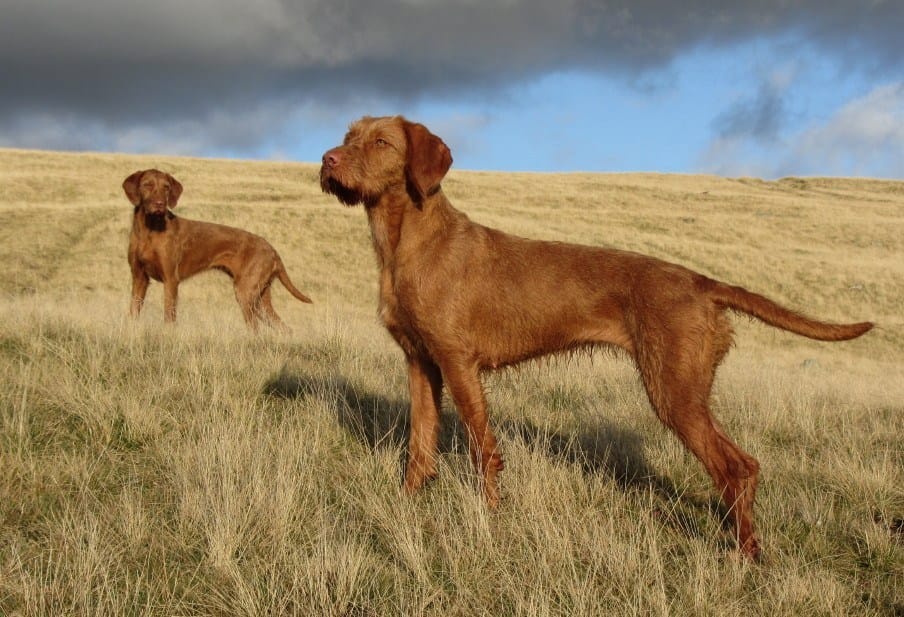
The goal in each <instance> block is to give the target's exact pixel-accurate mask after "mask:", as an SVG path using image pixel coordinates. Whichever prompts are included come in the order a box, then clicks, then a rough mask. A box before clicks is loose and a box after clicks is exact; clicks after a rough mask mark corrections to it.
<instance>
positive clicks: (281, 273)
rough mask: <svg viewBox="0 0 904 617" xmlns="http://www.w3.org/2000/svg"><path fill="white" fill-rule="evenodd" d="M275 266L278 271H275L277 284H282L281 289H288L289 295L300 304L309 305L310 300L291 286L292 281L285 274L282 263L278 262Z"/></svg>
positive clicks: (286, 273) (287, 274)
mask: <svg viewBox="0 0 904 617" xmlns="http://www.w3.org/2000/svg"><path fill="white" fill-rule="evenodd" d="M277 265H278V266H279V269H278V270H277V271H276V276H277V278H279V282H280V283H282V284H283V287H285V288H286V289H288V290H289V293H290V294H292V295H293V296H295V297H296V298H298V299H299V300H301V301H302V302H307V303H308V304H311V299H310V298H309V297H307V296H306V295H304V294H303V293H301V292H300V291H298V288H297V287H295V285H293V284H292V279H290V278H289V273H288V272H286V267H285V266H284V265H283V263H282V261H279V262H278V264H277Z"/></svg>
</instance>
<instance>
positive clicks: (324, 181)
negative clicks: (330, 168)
mask: <svg viewBox="0 0 904 617" xmlns="http://www.w3.org/2000/svg"><path fill="white" fill-rule="evenodd" d="M320 188H321V189H322V190H323V192H324V193H329V194H330V195H335V196H336V197H337V198H338V199H339V201H340V202H342V203H343V204H345V205H346V206H357V205H358V204H361V203H363V202H364V197H363V196H362V195H361V194H360V193H359V192H358V191H355V190H353V189H350V188H348V187H347V186H345V185H344V184H342V183H341V182H340V181H339V180H337V179H336V178H335V177H333V176H330V175H325V174H321V175H320Z"/></svg>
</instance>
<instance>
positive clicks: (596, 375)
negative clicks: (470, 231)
mask: <svg viewBox="0 0 904 617" xmlns="http://www.w3.org/2000/svg"><path fill="white" fill-rule="evenodd" d="M150 166H158V167H161V168H163V169H165V170H167V171H170V172H172V173H173V174H175V175H176V176H177V177H178V178H179V179H180V180H181V181H182V182H183V184H184V185H185V193H184V195H183V199H182V202H181V204H180V206H179V208H178V212H179V213H180V214H181V215H183V216H187V217H189V218H198V219H205V220H215V221H218V222H222V223H226V224H231V225H236V226H240V227H244V228H246V229H249V230H251V231H254V232H256V233H260V234H261V235H264V236H265V237H267V238H268V239H269V240H270V241H271V243H272V244H273V245H274V246H275V247H276V248H277V250H279V251H280V253H281V255H282V256H283V260H284V261H285V263H286V265H287V267H288V269H289V272H290V274H291V275H292V277H293V279H294V280H295V282H296V284H297V286H298V287H299V288H300V289H302V290H303V291H304V292H306V293H308V294H309V295H311V296H312V297H313V298H314V300H315V303H316V304H314V305H313V306H308V305H303V304H301V303H298V302H296V301H295V300H294V299H292V298H291V297H290V296H289V294H288V293H286V292H285V291H284V290H283V291H279V290H278V291H276V293H275V302H276V306H277V310H278V311H279V312H280V313H281V315H282V316H283V318H284V319H285V321H286V322H287V323H288V324H290V325H291V326H292V328H293V334H291V335H290V336H277V335H275V334H265V335H263V336H261V337H257V338H255V337H252V336H251V335H249V334H247V333H246V332H245V329H244V326H243V324H242V322H241V317H240V314H239V310H238V307H237V305H236V304H235V301H234V299H233V296H232V291H231V289H230V286H229V284H228V281H227V280H226V279H225V278H224V277H222V275H218V274H216V273H211V274H208V275H202V276H199V277H198V278H196V279H194V280H192V281H190V282H188V283H185V284H184V285H183V286H182V287H181V288H180V305H179V324H178V325H177V326H176V327H175V328H172V329H164V328H162V327H161V324H162V300H161V296H162V289H161V286H160V285H159V284H154V285H153V286H152V287H151V290H150V292H149V302H148V306H147V307H146V309H145V313H144V314H143V315H142V316H141V319H140V320H139V323H138V324H132V323H129V322H128V321H127V320H126V319H125V318H124V314H125V312H126V307H127V302H128V288H129V274H128V267H127V264H126V260H125V249H126V244H127V235H128V229H129V225H130V217H131V207H130V206H129V204H128V203H127V202H126V200H125V198H124V196H123V195H122V193H121V190H120V188H119V186H120V183H121V181H122V179H123V178H124V177H125V176H126V175H127V174H128V173H130V172H132V171H134V170H135V169H140V168H142V167H150ZM444 188H445V190H446V192H447V194H448V195H449V197H450V198H451V199H452V201H453V203H454V204H456V206H457V207H459V208H460V209H462V210H464V211H466V212H467V213H469V215H471V216H472V218H474V219H475V220H477V221H479V222H482V223H486V224H489V225H492V226H497V227H501V228H503V229H506V230H508V231H511V232H514V233H518V234H521V235H527V236H532V237H538V238H548V239H557V240H567V241H575V242H583V243H590V244H598V245H610V246H616V247H621V248H627V249H631V250H637V251H641V252H644V253H648V254H652V255H656V256H659V257H662V258H665V259H669V260H672V261H677V262H680V263H682V264H685V265H687V266H690V267H692V268H694V269H697V270H699V271H701V272H704V273H706V274H709V275H712V276H715V277H717V278H720V279H723V280H727V281H730V282H734V283H738V284H743V285H745V286H747V287H749V288H751V289H753V290H756V291H760V292H763V293H766V294H767V295H769V296H771V297H773V298H775V299H777V300H779V301H782V302H784V303H787V304H789V305H791V306H794V307H796V308H799V309H802V310H804V311H806V312H809V313H811V314H813V315H815V316H818V317H822V318H825V319H831V320H839V321H843V320H849V321H859V320H862V319H872V320H875V321H877V322H878V323H879V324H880V328H879V329H878V330H877V331H875V332H873V333H870V334H869V335H868V336H866V337H864V338H863V339H861V340H857V341H853V342H849V343H839V344H822V343H815V342H812V341H808V340H805V339H802V338H800V337H796V336H793V335H790V334H786V333H782V332H778V331H776V330H773V329H771V328H768V327H766V326H763V325H760V324H756V323H751V322H748V321H747V320H746V319H743V318H738V319H735V322H736V329H737V331H738V336H737V342H738V344H737V348H736V349H735V350H734V351H733V352H732V353H731V354H730V355H729V358H728V360H727V361H726V363H725V364H724V366H723V368H722V370H721V371H720V374H719V378H718V380H717V383H716V388H715V405H714V406H715V411H716V413H717V415H718V416H719V417H720V419H721V421H722V422H723V424H724V425H725V426H726V427H727V429H728V431H729V433H730V434H732V435H733V436H734V437H735V438H736V439H737V441H738V442H739V443H740V444H741V445H742V446H743V447H745V448H746V449H748V450H749V451H750V452H751V453H752V454H754V455H755V456H756V457H758V458H759V459H760V461H761V463H762V466H763V475H762V484H761V490H760V494H759V501H758V507H757V514H758V517H759V529H760V532H761V535H762V539H763V543H764V547H765V550H766V555H767V561H766V563H765V564H764V565H761V566H750V565H749V564H746V563H741V562H739V561H738V560H737V559H736V558H735V557H734V556H733V553H732V552H731V551H730V550H729V547H730V545H731V543H730V541H727V540H726V539H725V536H724V535H723V534H720V530H719V521H718V512H717V511H715V509H714V505H713V503H714V500H713V494H712V491H711V488H710V486H709V483H708V480H707V478H706V476H705V474H704V472H703V471H702V469H701V468H700V466H699V465H698V464H697V462H696V461H695V460H694V459H693V458H692V457H691V456H690V455H688V454H687V453H686V452H685V451H684V450H683V449H682V447H681V446H680V445H679V444H678V442H677V440H675V439H674V437H673V436H671V435H670V434H668V433H667V432H666V431H665V430H664V429H663V428H662V427H661V426H660V425H659V424H658V421H657V420H656V419H655V418H654V417H653V414H652V413H651V412H650V410H649V407H648V405H647V403H646V402H645V400H644V398H643V394H642V391H641V388H640V387H639V385H638V382H637V380H636V378H635V376H634V374H633V371H632V370H631V367H630V365H629V364H628V362H627V361H626V360H625V359H624V358H619V357H614V356H610V355H607V354H596V355H594V356H592V357H583V356H581V357H575V358H571V359H567V360H564V359H560V360H554V361H550V362H543V363H537V364H533V365H530V366H527V367H525V368H523V369H520V370H516V371H508V372H504V373H501V374H497V375H493V376H490V377H488V379H487V380H486V381H487V387H488V391H489V398H490V404H491V406H492V418H493V421H494V424H495V426H496V427H497V429H498V431H499V433H500V435H501V437H502V444H503V448H504V451H505V455H506V461H507V469H506V471H505V473H504V474H503V478H502V488H503V491H504V492H505V495H506V497H505V501H504V503H503V506H502V507H501V508H500V510H499V511H498V512H492V513H490V512H487V511H486V509H485V508H484V507H483V506H482V504H481V502H480V500H479V498H478V496H477V494H476V491H475V490H474V486H473V478H472V475H471V471H470V469H469V467H468V463H467V456H466V455H465V453H464V449H463V446H462V439H461V435H460V433H459V432H458V429H457V420H456V419H455V416H454V411H453V409H452V407H451V406H450V405H447V413H446V416H445V420H446V421H445V425H446V429H445V432H444V434H443V436H442V449H443V451H444V456H443V460H442V464H441V470H440V478H439V479H438V480H437V481H436V482H435V483H434V484H433V485H432V486H431V487H430V488H429V489H427V490H426V491H425V492H424V493H423V494H422V495H419V496H418V497H416V498H414V499H402V498H400V496H399V491H398V485H399V479H400V460H401V457H402V456H403V451H404V443H405V435H406V424H405V423H406V413H407V387H406V382H405V375H404V370H403V366H402V362H401V354H400V352H399V351H398V350H397V349H396V348H395V347H394V345H393V344H392V342H391V341H390V339H389V337H388V336H387V335H386V334H385V333H384V332H383V331H382V329H381V327H380V326H379V324H378V323H377V320H376V318H375V316H374V310H375V298H376V272H375V266H374V259H373V255H372V249H371V247H370V240H369V234H368V229H367V225H366V222H365V218H364V214H363V212H361V210H360V209H346V208H343V207H341V206H340V205H338V203H337V202H336V201H335V200H334V199H333V198H330V197H328V196H325V195H322V194H321V193H320V190H319V188H318V185H317V182H316V167H314V166H311V165H301V164H286V163H246V162H233V161H212V160H193V159H182V158H168V157H136V156H119V155H94V154H57V153H42V152H25V151H12V150H0V375H2V381H0V614H21V615H51V614H83V615H100V614H110V615H121V614H142V615H172V614H199V615H201V614H203V615H207V614H213V615H220V614H278V613H296V614H335V615H343V614H346V615H348V614H358V615H383V614H425V615H440V614H442V615H449V614H453V615H455V614H482V613H484V612H487V613H488V612H495V613H500V614H519V615H594V614H606V613H611V614H644V615H645V614H673V615H674V614H707V615H720V614H738V613H750V614H768V615H775V614H794V615H817V614H819V615H823V614H832V615H836V614H901V612H902V611H904V591H902V589H904V547H902V532H901V530H900V528H898V529H897V531H896V530H895V529H894V525H895V520H897V521H899V522H900V520H901V519H902V517H904V494H902V491H901V486H902V485H904V453H902V446H901V436H902V434H904V414H902V411H904V369H902V366H904V351H902V349H904V333H902V325H904V319H902V316H901V306H902V302H904V259H902V256H904V183H900V182H880V181H868V180H838V179H806V180H799V179H787V180H782V181H778V182H763V181H760V180H755V179H737V180H730V179H722V178H717V177H709V176H674V175H668V176H666V175H656V174H618V175H602V174H568V175H538V174H495V173H478V172H458V171H453V172H452V173H451V174H450V176H449V177H448V178H447V181H446V182H445V183H444ZM277 289H278V288H277Z"/></svg>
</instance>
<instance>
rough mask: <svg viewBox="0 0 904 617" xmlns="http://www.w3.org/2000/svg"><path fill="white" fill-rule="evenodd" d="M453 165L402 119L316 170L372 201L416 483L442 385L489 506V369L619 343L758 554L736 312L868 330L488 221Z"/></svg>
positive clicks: (739, 534) (841, 334)
mask: <svg viewBox="0 0 904 617" xmlns="http://www.w3.org/2000/svg"><path fill="white" fill-rule="evenodd" d="M451 164H452V156H451V154H450V152H449V148H448V147H446V144H445V143H443V141H442V140H441V139H440V138H438V137H436V136H435V135H433V134H431V133H430V132H429V131H428V130H427V129H426V128H425V127H424V126H423V125H421V124H415V123H412V122H408V121H407V120H405V119H404V118H402V117H398V116H397V117H391V118H370V117H365V118H363V119H361V120H359V121H358V122H356V123H354V124H353V125H352V126H351V127H350V129H349V131H348V133H347V134H346V136H345V141H344V142H343V145H341V146H339V147H336V148H333V149H332V150H330V151H328V152H327V153H326V154H324V155H323V165H322V167H321V168H320V184H321V187H322V188H323V190H324V191H325V192H327V193H332V194H333V195H335V196H336V197H338V198H339V200H340V201H341V202H342V203H344V204H346V205H355V204H363V205H364V208H365V210H366V212H367V218H368V221H369V223H370V228H371V234H372V237H373V245H374V249H375V250H376V253H377V261H378V264H379V268H380V297H379V314H380V317H381V319H382V321H383V323H384V324H385V326H386V328H387V329H388V330H389V332H390V333H391V334H392V336H393V337H394V338H395V340H396V341H397V342H398V344H399V345H400V346H401V348H402V350H403V351H404V352H405V356H406V359H407V363H408V378H409V388H410V395H411V433H410V438H409V444H408V464H407V467H406V471H405V482H404V486H405V489H406V491H407V492H409V493H411V492H414V491H416V490H417V489H419V488H420V487H421V486H422V485H423V484H424V482H425V481H426V480H428V479H429V478H431V477H433V476H434V475H435V474H436V456H437V430H438V425H439V411H440V404H441V391H442V386H443V383H445V384H446V385H447V386H448V388H449V391H450V393H451V394H452V398H453V400H454V401H455V405H456V407H457V408H458V411H459V414H460V415H461V418H462V420H463V424H464V426H465V428H466V430H467V433H468V438H469V447H470V452H471V458H472V461H473V463H474V465H475V466H476V468H477V470H478V474H479V475H480V477H481V478H482V485H483V492H484V495H485V497H486V499H487V501H488V502H489V504H490V505H491V506H494V505H496V504H497V503H498V500H499V496H498V491H497V487H496V475H497V473H498V472H499V471H500V470H502V468H503V463H502V457H501V456H500V454H499V450H498V447H497V444H496V438H495V437H494V435H493V432H492V430H491V428H490V427H489V425H488V421H487V406H486V399H485V396H484V392H483V388H482V385H481V382H480V378H479V375H480V372H481V371H483V370H486V369H495V368H498V367H503V366H507V365H512V364H515V363H518V362H522V361H524V360H528V359H531V358H535V357H538V356H542V355H546V354H550V353H557V352H563V351H567V350H571V349H576V348H582V347H587V346H595V345H614V346H617V347H620V348H622V349H624V350H625V351H626V352H627V353H628V354H630V356H631V357H632V358H633V359H634V362H635V364H636V365H637V368H638V370H639V371H640V374H641V377H642V380H643V384H644V386H645V388H646V392H647V395H648V396H649V399H650V403H651V404H652V406H653V409H654V410H655V411H656V414H657V415H658V416H659V418H660V419H661V420H662V422H663V423H665V425H666V426H668V427H669V428H670V429H672V430H673V431H674V432H675V433H676V434H677V435H678V437H679V438H680V439H681V441H682V442H684V444H685V445H686V446H687V447H688V448H689V449H690V450H691V451H692V452H693V453H694V455H696V457H697V458H698V459H700V461H701V462H702V463H703V465H704V466H705V467H706V470H707V472H708V473H709V475H710V476H712V479H713V481H714V482H715V485H716V488H717V490H718V491H719V492H720V493H721V495H722V498H723V500H724V501H725V504H726V505H727V507H728V508H729V510H730V512H731V514H732V516H733V520H734V523H735V530H736V539H737V542H738V547H739V549H740V550H741V551H742V553H743V554H745V555H747V556H749V557H751V558H755V557H757V556H758V554H759V545H758V542H757V538H756V536H755V534H754V526H753V500H754V493H755V491H756V485H757V475H758V470H759V464H758V463H757V461H756V459H754V458H753V457H751V456H750V455H749V454H747V453H746V452H744V451H743V450H741V449H740V448H739V447H738V446H737V445H736V444H735V443H734V442H733V441H732V440H731V439H730V438H729V437H728V435H726V434H725V432H724V431H723V430H722V428H721V427H720V426H719V424H718V423H717V422H716V421H715V420H714V419H713V417H712V415H711V414H710V410H709V398H710V389H711V387H712V383H713V377H714V373H715V369H716V367H717V366H718V364H719V362H720V361H721V360H722V358H723V357H724V356H725V354H726V352H727V351H728V348H729V347H730V345H731V336H732V329H731V325H730V323H729V321H728V319H727V317H726V316H725V314H724V313H725V309H732V310H736V311H741V312H744V313H747V314H749V315H752V316H754V317H756V318H758V319H760V320H762V321H764V322H766V323H768V324H770V325H772V326H775V327H778V328H783V329H785V330H789V331H791V332H796V333H797V334H802V335H804V336H807V337H810V338H814V339H818V340H824V341H840V340H846V339H851V338H854V337H857V336H860V335H861V334H863V333H864V332H866V331H868V330H869V329H870V328H872V326H873V324H872V323H868V322H864V323H857V324H851V325H834V324H827V323H823V322H819V321H816V320H813V319H810V318H808V317H804V316H803V315H800V314H798V313H795V312H793V311H790V310H788V309H786V308H783V307H781V306H779V305H778V304H776V303H775V302H773V301H771V300H769V299H767V298H765V297H763V296H760V295H758V294H755V293H751V292H749V291H747V290H745V289H743V288H741V287H734V286H731V285H727V284H725V283H721V282H719V281H715V280H712V279H710V278H707V277H705V276H703V275H701V274H697V273H696V272H692V271H691V270H688V269H687V268H684V267H682V266H679V265H676V264H671V263H667V262H664V261H660V260H658V259H655V258H652V257H647V256H644V255H639V254H637V253H630V252H627V251H619V250H612V249H603V248H594V247H589V246H579V245H573V244H564V243H560V242H541V241H536V240H526V239H523V238H518V237H515V236H511V235H508V234H505V233H503V232H501V231H497V230H495V229H490V228H487V227H484V226H483V225H478V224H476V223H473V222H471V221H470V220H469V219H468V217H467V216H465V215H464V214H463V213H461V212H459V211H458V210H456V209H455V208H453V207H452V205H451V204H450V203H449V201H448V200H447V199H446V196H445V195H444V194H443V192H442V190H441V188H440V181H441V180H442V179H443V177H444V176H445V174H446V172H447V171H448V170H449V167H450V166H451Z"/></svg>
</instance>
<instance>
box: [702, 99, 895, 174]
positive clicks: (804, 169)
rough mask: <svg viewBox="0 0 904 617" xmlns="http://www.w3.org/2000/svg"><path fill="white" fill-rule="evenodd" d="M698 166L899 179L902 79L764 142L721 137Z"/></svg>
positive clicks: (713, 170) (720, 171) (737, 171)
mask: <svg viewBox="0 0 904 617" xmlns="http://www.w3.org/2000/svg"><path fill="white" fill-rule="evenodd" d="M698 167H699V168H700V169H701V171H707V172H711V173H717V174H720V175H728V176H746V175H752V176H761V177H767V178H778V177H782V176H873V177H883V178H904V81H899V82H893V83H889V84H884V85H881V86H878V87H876V88H874V89H873V90H872V91H870V92H869V93H867V94H865V95H864V96H862V97H860V98H857V99H854V100H852V101H850V102H848V103H847V104H845V105H844V106H842V107H841V108H839V109H838V110H837V111H836V112H835V113H834V114H832V115H831V116H830V117H829V118H827V119H825V120H824V121H821V122H820V121H817V122H814V123H812V124H810V125H809V126H807V127H805V128H803V129H802V130H800V131H798V132H793V133H790V134H782V135H777V136H776V137H775V139H773V140H771V141H769V142H768V143H763V142H762V141H760V142H757V141H756V140H754V139H753V138H752V137H751V136H749V135H728V136H720V137H718V138H716V139H714V140H713V141H712V142H710V144H709V146H708V147H707V148H706V150H705V151H704V152H703V153H702V154H701V156H700V157H699V162H698Z"/></svg>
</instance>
